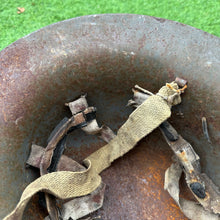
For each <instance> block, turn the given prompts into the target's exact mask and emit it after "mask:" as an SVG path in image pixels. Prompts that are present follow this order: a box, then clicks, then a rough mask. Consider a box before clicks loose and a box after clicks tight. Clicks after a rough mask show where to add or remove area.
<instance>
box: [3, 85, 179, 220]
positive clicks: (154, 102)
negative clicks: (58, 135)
mask: <svg viewBox="0 0 220 220" xmlns="http://www.w3.org/2000/svg"><path fill="white" fill-rule="evenodd" d="M172 88H175V89H178V86H177V84H176V83H172ZM158 93H159V95H155V96H151V97H150V98H149V99H147V100H146V101H145V102H144V103H143V104H142V105H140V107H138V108H137V109H136V110H135V111H134V112H133V113H132V114H131V115H130V116H129V118H128V120H127V121H126V122H125V124H124V125H123V126H122V127H121V128H120V129H119V131H118V134H117V136H116V137H115V138H114V139H113V140H112V141H110V143H109V144H107V145H105V146H104V147H102V148H101V149H99V150H98V151H96V152H95V153H93V154H92V155H90V156H89V157H88V158H86V159H85V160H84V163H85V165H86V166H87V167H88V168H87V170H85V171H82V172H67V171H61V172H55V173H50V174H45V175H43V176H41V177H40V178H38V179H37V180H35V181H34V182H32V183H31V184H30V185H28V186H27V187H26V189H25V190H24V192H23V194H22V196H21V199H20V201H19V203H18V204H17V206H16V208H15V209H14V210H13V212H12V213H10V214H9V215H8V216H6V217H5V218H4V220H20V219H21V218H22V215H23V212H24V209H25V207H26V205H27V203H28V202H29V200H30V199H31V197H32V196H33V195H34V194H35V193H37V192H39V191H43V192H47V193H50V194H52V195H54V196H56V197H57V198H59V199H70V198H73V197H76V196H83V195H87V194H89V193H91V192H92V191H94V190H95V189H96V188H97V187H98V186H99V185H100V183H101V177H100V176H99V175H98V174H99V173H100V172H101V171H103V170H104V169H106V168H107V167H109V166H110V165H111V163H112V162H113V161H114V160H115V159H117V158H119V157H121V156H123V155H124V154H125V153H127V152H128V151H129V150H131V149H132V148H133V147H134V146H135V145H136V143H137V142H138V141H140V140H141V139H142V138H143V137H144V136H146V135H148V134H149V133H150V132H152V131H153V130H154V129H155V128H157V127H158V126H159V125H160V124H161V123H162V122H164V121H165V120H167V119H168V118H169V117H170V116H171V110H170V107H171V105H172V104H179V103H180V101H181V99H180V94H176V95H175V97H173V98H172V103H171V101H169V99H167V100H168V101H167V100H166V98H169V97H170V96H172V95H174V94H175V93H176V92H175V91H174V90H173V89H171V88H169V87H167V86H164V87H162V88H161V89H160V91H159V92H158ZM45 158H46V157H45ZM46 168H48V164H44V166H43V170H44V171H45V169H46ZM64 185H65V187H63V186H64Z"/></svg>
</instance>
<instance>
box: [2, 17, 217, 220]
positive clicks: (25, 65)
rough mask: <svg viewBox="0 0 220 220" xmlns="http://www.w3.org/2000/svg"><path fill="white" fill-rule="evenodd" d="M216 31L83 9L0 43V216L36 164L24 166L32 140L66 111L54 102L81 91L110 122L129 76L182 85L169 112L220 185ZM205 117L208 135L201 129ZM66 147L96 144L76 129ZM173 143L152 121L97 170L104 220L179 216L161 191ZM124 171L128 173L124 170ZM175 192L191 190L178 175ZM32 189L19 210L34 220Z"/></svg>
mask: <svg viewBox="0 0 220 220" xmlns="http://www.w3.org/2000/svg"><path fill="white" fill-rule="evenodd" d="M219 45H220V39H219V38H218V37H215V36H213V35H210V34H208V33H205V32H203V31H201V30H198V29H195V28H193V27H190V26H187V25H183V24H180V23H178V22H174V21H169V20H165V19H159V18H155V17H149V16H141V15H127V14H124V15H117V14H115V15H112V14H111V15H92V16H84V17H80V18H74V19H70V20H66V21H63V22H59V23H56V24H53V25H50V26H47V27H45V28H42V29H40V30H38V31H36V32H34V33H32V34H30V35H28V36H26V37H23V38H21V39H20V40H18V41H16V42H14V43H13V44H11V45H10V46H8V47H7V48H5V49H4V50H2V51H1V52H0V80H1V83H0V96H1V99H0V106H1V111H0V121H1V126H0V140H1V142H0V152H1V154H0V155H1V156H0V157H1V159H0V167H1V168H0V174H1V192H0V204H1V207H0V218H1V219H2V218H3V217H5V216H6V215H7V214H8V213H9V212H10V211H11V210H13V208H14V207H15V205H16V204H17V202H18V201H19V198H20V195H21V193H22V191H23V190H24V188H25V187H26V186H27V185H28V184H29V183H30V182H31V181H33V180H34V179H35V178H37V177H38V175H39V173H38V171H37V170H36V172H35V171H34V170H30V169H26V167H25V162H26V160H27V158H28V155H29V153H30V147H31V144H32V143H33V142H35V143H38V144H39V145H42V146H44V145H45V142H46V140H47V138H48V134H49V133H50V132H51V130H52V129H53V128H54V127H55V126H56V124H57V123H58V122H59V121H60V120H61V119H62V118H63V116H64V115H67V116H68V115H69V114H70V113H69V111H68V110H67V108H66V107H65V106H64V105H63V103H65V102H69V101H71V100H73V99H74V98H75V97H78V96H79V95H81V94H82V93H85V92H86V93H88V94H89V95H88V100H89V103H91V104H92V105H93V106H96V107H97V109H98V119H99V121H102V122H103V123H104V124H107V125H108V126H110V127H111V128H112V129H113V131H115V132H116V131H117V130H118V128H119V127H120V126H121V125H122V124H123V123H124V122H125V120H126V119H127V117H128V115H129V114H130V113H131V111H132V110H131V109H130V108H126V104H127V101H128V100H129V99H130V97H131V91H130V90H131V88H132V87H133V86H134V85H135V84H139V85H140V86H142V87H144V88H147V89H148V90H150V91H152V92H156V91H157V90H158V89H159V88H160V87H161V86H162V85H163V84H164V82H168V81H172V80H173V79H174V78H175V76H180V77H182V78H185V79H187V81H188V85H189V86H188V87H189V89H188V90H187V92H186V93H185V94H184V98H183V101H182V103H181V105H177V106H175V107H173V114H172V117H171V119H170V121H171V122H172V124H173V125H174V126H175V128H176V129H177V130H178V131H179V132H180V133H181V135H182V136H183V137H184V138H185V139H187V140H188V141H189V142H190V143H191V144H192V145H193V147H194V149H195V151H196V152H197V153H198V155H199V156H200V159H201V166H202V170H203V171H204V172H205V173H207V174H208V175H209V177H211V179H212V180H213V182H214V183H215V184H216V185H217V186H220V173H219V171H218V170H219V169H218V168H219V166H220V160H219V159H220V154H219V152H220V148H219V146H220V127H219V126H220V124H219V117H220V115H219V111H220V101H219V94H220V86H219V82H220V74H219V71H220V62H219V60H220V53H219V52H220V51H219ZM202 117H206V118H207V120H208V126H209V132H210V136H211V137H210V138H211V142H212V143H208V142H207V140H206V138H205V137H204V134H203V130H202V122H201V119H202ZM67 145H68V147H67V149H66V151H65V154H66V155H67V156H70V157H72V158H73V159H75V160H77V161H80V160H82V159H84V158H85V157H86V156H88V155H89V154H91V152H93V151H95V150H97V149H99V148H100V147H101V146H103V142H102V141H101V140H98V139H96V138H94V136H85V135H84V134H83V133H82V132H81V131H76V132H75V133H74V135H70V137H69V138H68V143H67ZM172 154H173V153H172V151H171V150H170V148H169V146H168V145H167V144H166V142H164V140H163V138H162V136H161V135H160V133H159V131H158V130H155V131H154V132H153V133H152V134H151V135H150V136H147V137H146V138H145V139H143V140H142V141H141V142H140V143H139V144H138V146H137V147H136V148H134V149H133V150H132V151H130V152H129V153H128V154H126V155H125V156H124V157H122V158H120V159H118V160H116V161H115V162H114V164H113V165H112V166H111V167H110V168H108V169H107V170H106V171H105V172H103V173H102V179H103V181H104V182H105V183H106V184H107V185H108V187H107V189H106V193H105V196H106V198H105V202H104V206H103V208H102V209H100V210H98V211H97V212H96V213H94V214H93V215H94V216H95V215H96V216H97V215H100V216H102V218H103V219H134V220H135V219H187V218H186V217H185V216H184V215H183V214H182V213H181V211H180V209H179V208H178V206H177V205H176V203H175V202H174V201H173V199H172V198H171V197H170V196H169V194H168V193H167V192H166V191H164V189H163V187H164V186H163V184H164V172H165V170H166V169H167V168H168V167H169V166H170V164H171V162H172V160H171V157H172ZM131 173H133V175H130V174H131ZM181 191H182V193H183V195H184V196H185V197H187V198H190V199H191V198H192V197H191V194H190V193H189V191H188V190H187V187H186V184H184V183H182V184H181ZM37 200H38V198H37V197H34V198H33V199H32V201H31V203H30V205H29V206H28V209H27V210H26V212H25V215H24V219H29V220H35V219H43V218H44V217H45V216H46V212H45V211H44V210H42V208H41V207H40V206H39V205H38V202H37Z"/></svg>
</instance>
